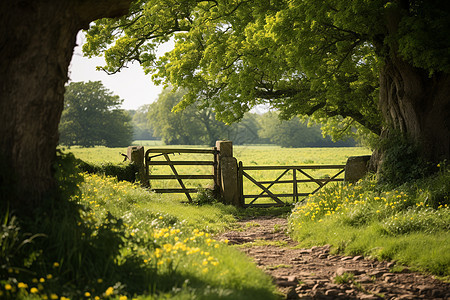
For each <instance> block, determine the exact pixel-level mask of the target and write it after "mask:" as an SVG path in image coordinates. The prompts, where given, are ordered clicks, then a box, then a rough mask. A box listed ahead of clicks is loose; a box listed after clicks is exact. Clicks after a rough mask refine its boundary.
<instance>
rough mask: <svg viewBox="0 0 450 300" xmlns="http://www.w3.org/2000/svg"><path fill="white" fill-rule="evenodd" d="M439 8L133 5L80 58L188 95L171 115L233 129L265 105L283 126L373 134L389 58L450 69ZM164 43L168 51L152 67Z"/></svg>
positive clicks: (444, 7)
mask: <svg viewBox="0 0 450 300" xmlns="http://www.w3.org/2000/svg"><path fill="white" fill-rule="evenodd" d="M444 2H446V1H440V0H429V1H428V0H427V1H420V0H409V1H407V0H397V1H385V0H362V1H347V0H324V1H316V0H274V1H266V0H253V1H244V0H217V1H192V0H188V1H176V0H169V1H162V0H153V1H151V0H148V1H136V2H134V4H133V6H132V10H131V12H130V14H129V15H128V16H127V17H123V18H121V19H114V20H112V19H104V20H100V21H97V22H96V23H95V25H93V26H92V27H91V29H90V30H89V31H88V35H87V41H88V42H87V44H86V45H85V46H84V51H85V53H86V54H88V55H99V54H101V53H104V54H105V58H106V62H107V65H106V66H105V67H104V69H105V70H106V71H108V72H111V73H114V72H117V71H119V70H120V69H121V68H122V67H124V66H126V64H127V63H128V62H130V61H138V62H139V63H141V65H142V66H143V67H144V69H145V71H146V72H148V73H155V76H154V79H155V80H156V82H165V83H166V84H169V83H170V84H171V85H173V86H174V87H177V88H178V87H182V88H185V89H186V90H187V93H186V94H185V95H184V100H183V102H181V103H180V104H178V106H177V108H178V109H181V108H185V107H186V106H187V105H189V104H192V103H194V102H197V103H199V104H200V105H201V106H210V107H213V109H214V111H215V112H216V114H217V117H218V118H219V119H222V120H224V121H225V122H228V123H230V122H233V121H236V120H239V119H241V118H242V117H243V115H244V113H245V112H247V111H249V110H250V109H251V108H252V107H254V106H255V105H258V104H268V105H270V106H271V107H273V108H276V109H278V110H279V111H280V112H281V116H282V117H284V118H291V117H292V116H295V115H305V114H306V115H310V116H313V118H314V119H315V120H321V121H326V122H331V123H333V124H335V125H336V126H328V128H334V129H332V130H330V132H331V133H333V134H335V135H339V134H342V133H345V132H347V133H348V132H349V131H350V130H352V127H358V128H362V127H363V128H365V129H366V130H369V131H370V132H372V133H374V134H379V133H380V132H381V127H382V122H381V116H380V112H379V109H378V107H377V98H378V88H379V83H378V76H379V70H380V66H381V65H382V64H383V63H384V61H385V60H386V59H388V58H389V57H390V56H392V55H394V54H395V55H397V54H398V53H399V54H400V55H401V56H402V58H403V59H405V60H406V61H407V62H408V63H410V64H412V65H414V66H417V67H421V68H424V69H425V70H427V71H428V72H430V73H433V72H442V71H444V72H449V70H450V59H449V55H448V51H449V48H450V41H449V39H448V38H447V37H448V35H449V30H450V29H449V28H450V26H449V25H450V15H449V10H448V5H449V4H446V3H444ZM395 18H397V19H400V22H390V21H389V20H392V19H395ZM394 23H395V24H399V25H398V27H396V28H391V27H392V26H397V25H392V24H394ZM170 37H174V40H175V49H174V50H173V51H170V52H169V53H167V54H166V55H164V56H163V57H162V58H160V59H157V57H156V55H155V49H156V48H157V46H158V45H159V44H161V43H164V42H166V41H167V40H168V39H169V38H170Z"/></svg>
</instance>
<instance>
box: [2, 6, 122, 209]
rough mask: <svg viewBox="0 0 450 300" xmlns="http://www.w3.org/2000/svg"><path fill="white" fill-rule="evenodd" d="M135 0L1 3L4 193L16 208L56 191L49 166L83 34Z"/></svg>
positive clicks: (28, 204)
mask: <svg viewBox="0 0 450 300" xmlns="http://www.w3.org/2000/svg"><path fill="white" fill-rule="evenodd" d="M130 2H131V0H109V1H108V0H96V1H89V0H71V1H61V0H40V1H37V0H22V1H21V0H16V1H1V4H0V36H1V40H0V57H1V60H0V70H1V71H2V72H1V74H0V136H1V140H0V160H1V161H2V164H0V165H1V166H2V169H3V170H0V172H2V174H3V175H1V176H0V181H1V182H0V186H1V189H0V196H1V198H2V199H1V200H2V201H4V202H6V201H7V200H8V199H9V200H11V201H10V205H11V206H12V208H13V209H16V210H18V211H26V210H27V209H32V208H34V207H35V206H36V205H39V203H40V201H42V199H43V197H45V196H46V195H47V194H49V193H51V192H52V191H54V190H55V183H56V182H55V179H54V176H53V175H54V174H53V173H54V171H53V169H52V165H53V163H54V161H55V157H56V155H55V153H56V151H55V150H56V145H57V143H58V124H59V120H60V116H61V112H62V109H63V100H64V84H65V83H66V82H67V80H68V75H67V73H68V66H69V64H70V61H71V58H72V54H73V48H74V46H75V41H76V35H77V33H78V31H79V30H80V29H86V28H87V27H88V26H89V23H90V22H91V21H93V20H95V19H98V18H101V17H115V16H119V15H121V14H125V13H126V12H127V10H128V7H129V4H130ZM5 174H6V175H5ZM11 178H12V179H11ZM8 182H9V183H8ZM11 182H12V183H11ZM7 185H8V186H7Z"/></svg>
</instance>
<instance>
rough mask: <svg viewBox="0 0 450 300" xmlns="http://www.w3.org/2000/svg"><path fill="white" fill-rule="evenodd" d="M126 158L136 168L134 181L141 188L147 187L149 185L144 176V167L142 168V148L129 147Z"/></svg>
mask: <svg viewBox="0 0 450 300" xmlns="http://www.w3.org/2000/svg"><path fill="white" fill-rule="evenodd" d="M127 157H128V159H129V160H130V163H132V164H133V165H135V166H136V169H137V176H136V180H137V181H139V183H140V184H141V185H142V186H143V187H149V186H150V183H149V181H148V179H147V176H146V174H145V166H144V147H142V146H129V147H128V149H127Z"/></svg>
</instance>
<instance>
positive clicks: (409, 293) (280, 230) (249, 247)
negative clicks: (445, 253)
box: [218, 217, 450, 299]
mask: <svg viewBox="0 0 450 300" xmlns="http://www.w3.org/2000/svg"><path fill="white" fill-rule="evenodd" d="M286 228H287V220H286V219H284V218H279V217H257V218H253V219H247V220H245V221H241V222H239V229H237V230H235V231H229V232H225V233H222V234H221V235H220V236H219V237H218V238H219V239H221V240H224V239H228V240H229V244H230V245H236V247H238V249H239V250H241V251H242V252H244V253H246V254H247V255H248V256H249V257H251V258H253V260H254V262H255V263H256V264H257V265H258V267H260V268H261V269H263V270H264V272H266V273H267V274H269V275H271V276H272V277H273V280H274V282H275V284H276V285H277V287H278V289H279V291H280V292H281V293H282V294H283V295H284V296H285V298H286V299H450V283H445V282H442V281H439V280H437V279H434V278H433V277H432V276H425V275H422V274H419V273H414V272H410V271H409V270H408V269H407V268H404V269H403V270H402V271H401V272H397V273H392V271H391V269H392V267H394V266H395V263H394V262H379V261H376V260H371V259H366V258H364V257H362V256H354V257H352V256H340V255H331V254H330V253H329V250H330V247H329V246H322V247H312V248H310V249H300V248H298V247H296V246H297V243H296V242H294V241H293V240H291V239H290V238H289V237H288V236H287V235H286ZM397 269H399V270H400V269H401V268H397ZM336 279H337V280H339V279H341V282H342V283H338V282H336Z"/></svg>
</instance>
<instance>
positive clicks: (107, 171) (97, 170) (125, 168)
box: [77, 160, 138, 182]
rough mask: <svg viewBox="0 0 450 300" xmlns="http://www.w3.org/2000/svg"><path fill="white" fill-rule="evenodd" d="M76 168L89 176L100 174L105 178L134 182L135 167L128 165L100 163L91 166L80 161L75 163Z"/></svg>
mask: <svg viewBox="0 0 450 300" xmlns="http://www.w3.org/2000/svg"><path fill="white" fill-rule="evenodd" d="M77 167H78V168H79V169H80V171H82V172H86V173H89V174H102V175H106V176H112V177H116V178H117V180H126V181H129V182H135V181H136V173H137V171H138V170H137V167H136V165H134V164H130V163H121V164H113V163H102V164H91V163H87V162H84V161H82V160H78V161H77Z"/></svg>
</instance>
